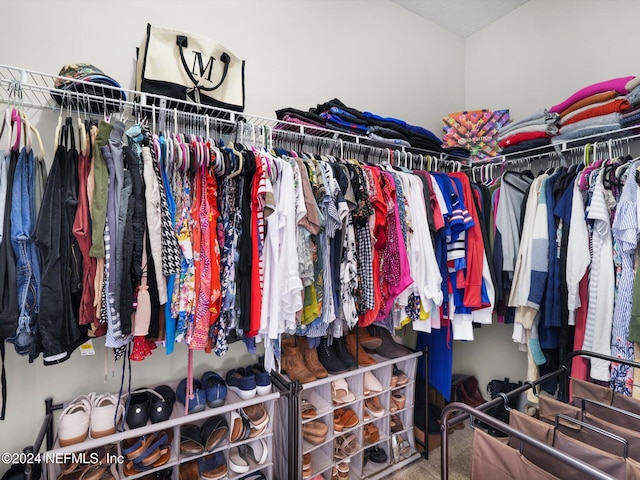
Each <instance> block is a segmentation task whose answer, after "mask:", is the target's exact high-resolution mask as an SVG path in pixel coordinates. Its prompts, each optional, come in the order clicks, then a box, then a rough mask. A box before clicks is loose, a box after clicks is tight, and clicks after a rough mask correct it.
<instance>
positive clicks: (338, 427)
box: [333, 408, 344, 432]
mask: <svg viewBox="0 0 640 480" xmlns="http://www.w3.org/2000/svg"><path fill="white" fill-rule="evenodd" d="M341 411H342V408H339V409H338V410H336V411H335V412H333V431H334V432H341V431H342V430H344V425H343V424H342V412H341Z"/></svg>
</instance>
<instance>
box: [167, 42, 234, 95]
mask: <svg viewBox="0 0 640 480" xmlns="http://www.w3.org/2000/svg"><path fill="white" fill-rule="evenodd" d="M176 45H178V50H180V60H181V61H182V66H183V68H184V71H185V72H186V73H187V75H188V76H189V78H190V79H191V81H192V82H193V84H194V85H195V87H196V88H197V89H198V90H204V91H205V92H211V91H213V90H216V89H217V88H220V85H222V84H223V83H224V81H225V79H226V78H227V73H228V72H229V64H230V63H231V57H229V54H228V53H227V52H223V53H222V55H221V57H220V61H221V62H222V63H224V72H223V73H222V78H221V79H220V81H219V82H218V84H217V85H214V86H213V87H209V88H206V87H203V86H201V85H198V84H199V83H200V82H199V81H198V80H197V79H196V78H195V77H194V76H193V74H192V73H191V70H189V65H188V64H187V60H186V59H185V58H184V52H183V50H182V49H183V48H187V46H188V40H187V37H186V36H185V35H176Z"/></svg>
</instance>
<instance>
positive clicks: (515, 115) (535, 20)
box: [454, 0, 640, 388]
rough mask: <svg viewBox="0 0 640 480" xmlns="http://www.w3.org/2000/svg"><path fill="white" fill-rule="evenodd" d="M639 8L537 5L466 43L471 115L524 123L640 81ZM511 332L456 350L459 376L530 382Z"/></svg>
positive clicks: (618, 0) (569, 2)
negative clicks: (574, 98) (617, 82)
mask: <svg viewBox="0 0 640 480" xmlns="http://www.w3.org/2000/svg"><path fill="white" fill-rule="evenodd" d="M639 16H640V2H636V1H633V0H614V1H598V0H562V1H558V0H530V1H529V2H527V3H525V4H524V5H523V6H521V7H519V8H517V9H516V10H513V11H512V12H510V13H509V14H507V15H506V16H504V17H502V18H501V19H499V20H498V21H497V22H495V23H493V24H492V25H490V26H488V27H487V28H485V29H483V30H481V31H480V32H478V33H476V34H474V35H472V36H470V37H469V38H467V39H466V42H465V58H466V63H465V64H466V72H465V75H466V80H465V92H466V93H465V106H466V108H467V109H469V110H471V109H479V108H489V109H499V108H508V109H510V113H511V118H512V119H513V120H518V119H519V118H522V117H524V116H526V115H528V114H530V113H533V112H534V111H535V110H537V109H539V108H549V107H551V106H553V105H556V104H558V103H560V102H562V101H563V100H564V99H565V98H567V97H569V96H570V95H571V94H572V93H573V92H575V91H577V90H579V89H581V88H582V87H585V86H587V85H590V84H592V83H596V82H600V81H603V80H607V79H609V78H614V77H621V76H627V75H640V65H639V64H638V61H637V58H638V45H640V30H639V29H638V28H637V19H638V18H639ZM511 331H512V327H511V326H510V325H500V324H496V325H491V326H488V327H485V326H483V327H482V329H481V330H480V331H476V341H475V342H466V343H463V342H457V343H456V344H455V347H454V371H455V372H464V373H471V374H474V375H476V376H477V377H478V380H479V381H480V385H481V386H482V387H483V388H484V387H485V386H486V384H487V383H488V381H489V380H491V379H492V378H503V377H505V376H508V377H510V378H511V380H520V379H521V380H524V377H525V376H526V356H525V354H524V353H522V352H519V351H518V350H517V349H516V348H515V346H513V345H509V342H510V336H511Z"/></svg>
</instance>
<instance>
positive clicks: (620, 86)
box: [549, 75, 636, 113]
mask: <svg viewBox="0 0 640 480" xmlns="http://www.w3.org/2000/svg"><path fill="white" fill-rule="evenodd" d="M634 78H636V77H635V76H634V75H630V76H628V77H619V78H612V79H611V80H605V81H604V82H599V83H594V84H593V85H589V86H587V87H584V88H583V89H581V90H578V91H577V92H575V93H574V94H573V95H571V96H570V97H569V98H567V99H566V100H565V101H564V102H562V103H559V104H558V105H555V106H553V107H551V108H550V109H549V111H550V112H551V113H560V112H562V111H563V110H565V109H567V108H569V107H570V106H571V105H572V104H574V103H575V102H578V101H580V100H582V99H583V98H587V97H590V96H591V95H595V94H596V93H602V92H607V91H609V90H615V91H616V92H618V93H619V94H620V95H626V94H627V93H629V90H627V83H629V82H630V81H631V80H633V79H634Z"/></svg>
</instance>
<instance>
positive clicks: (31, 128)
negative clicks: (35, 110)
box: [21, 111, 45, 159]
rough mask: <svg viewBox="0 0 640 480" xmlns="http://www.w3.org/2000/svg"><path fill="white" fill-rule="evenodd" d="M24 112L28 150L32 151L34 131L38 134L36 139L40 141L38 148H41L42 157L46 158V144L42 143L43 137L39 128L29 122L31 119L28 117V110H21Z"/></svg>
mask: <svg viewBox="0 0 640 480" xmlns="http://www.w3.org/2000/svg"><path fill="white" fill-rule="evenodd" d="M21 114H22V118H23V120H24V123H25V125H26V131H27V135H28V145H29V146H28V150H27V151H28V152H29V151H31V134H32V133H33V134H34V135H35V136H36V140H37V142H38V148H39V149H40V156H39V158H40V159H44V153H45V152H44V145H43V143H42V137H41V136H40V132H39V131H38V129H37V128H36V127H34V126H33V124H31V123H30V122H29V119H28V118H27V113H26V112H24V111H23V112H21Z"/></svg>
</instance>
